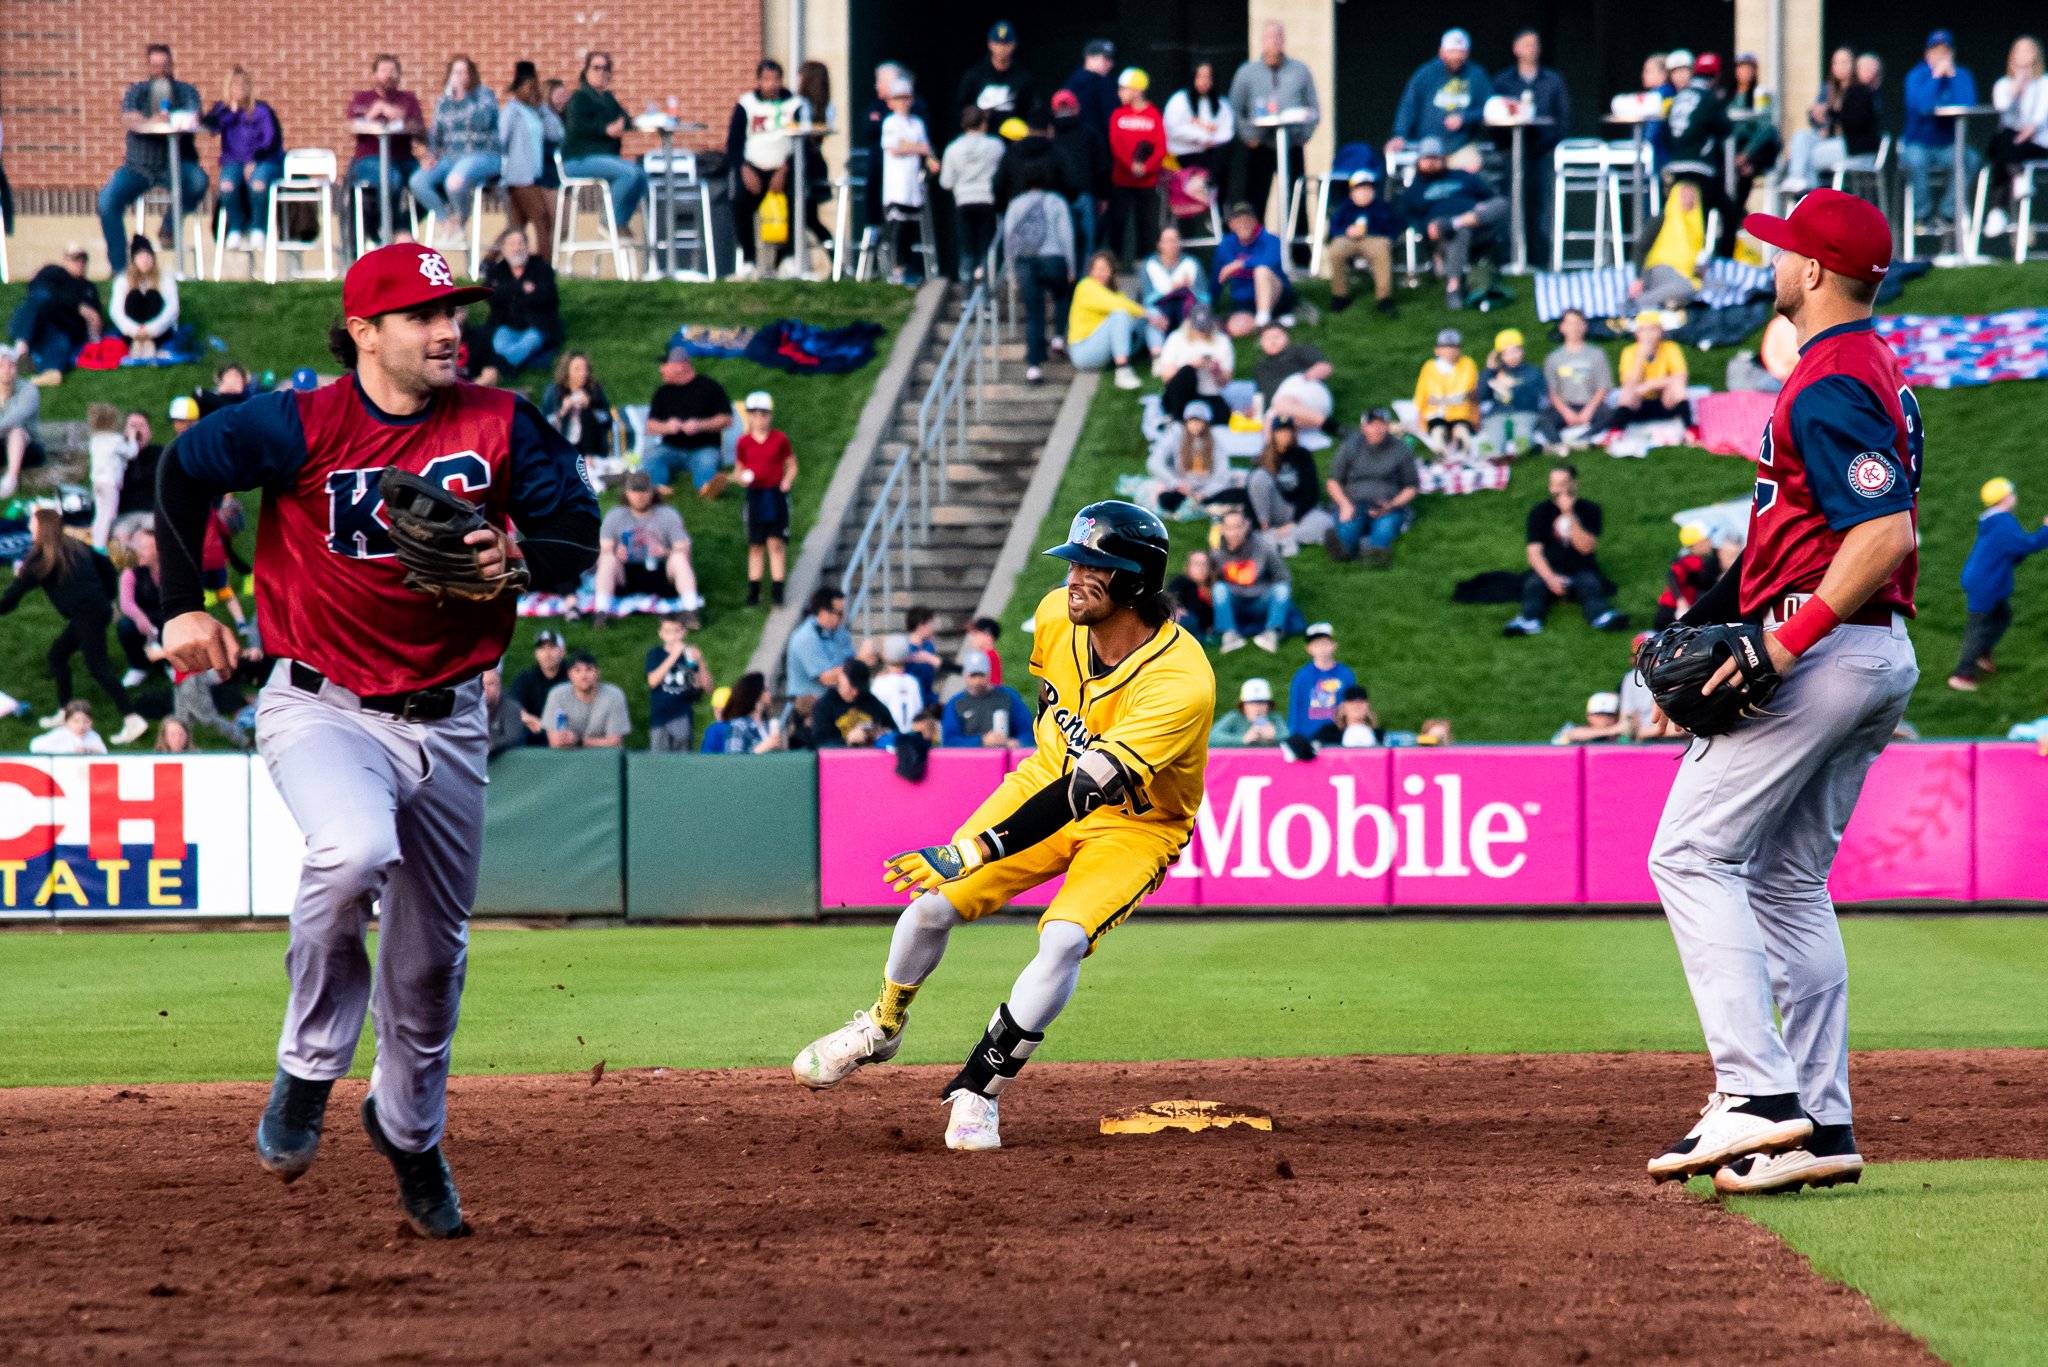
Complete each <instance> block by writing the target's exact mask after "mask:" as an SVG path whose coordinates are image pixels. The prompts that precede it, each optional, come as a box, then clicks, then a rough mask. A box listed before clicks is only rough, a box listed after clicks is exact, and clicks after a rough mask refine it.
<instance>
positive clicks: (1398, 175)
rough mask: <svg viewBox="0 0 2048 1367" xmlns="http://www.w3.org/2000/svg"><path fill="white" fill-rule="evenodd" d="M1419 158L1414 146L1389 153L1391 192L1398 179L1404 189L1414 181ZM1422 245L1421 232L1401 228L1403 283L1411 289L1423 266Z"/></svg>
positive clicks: (1388, 174)
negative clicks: (1420, 259)
mask: <svg viewBox="0 0 2048 1367" xmlns="http://www.w3.org/2000/svg"><path fill="white" fill-rule="evenodd" d="M1418 160H1420V158H1418V157H1417V156H1416V155H1415V149H1414V148H1413V147H1404V148H1402V149H1401V150H1400V151H1398V152H1389V153H1387V175H1386V181H1385V184H1386V186H1387V188H1388V190H1389V191H1390V192H1391V190H1392V188H1393V185H1394V182H1395V181H1397V180H1398V181H1399V182H1400V183H1401V186H1402V188H1403V189H1406V188H1407V187H1408V186H1409V185H1411V184H1413V183H1414V180H1415V163H1416V162H1417V161H1418ZM1396 197H1397V196H1394V195H1392V194H1391V193H1390V194H1389V198H1390V199H1391V198H1396ZM1421 247H1422V234H1421V233H1419V232H1417V231H1416V230H1415V229H1414V228H1413V227H1408V228H1404V229H1402V230H1401V251H1402V260H1403V261H1404V263H1405V264H1404V265H1403V267H1402V272H1401V274H1402V283H1403V284H1405V285H1406V286H1407V287H1408V288H1409V289H1414V288H1415V278H1416V276H1418V275H1419V274H1421V270H1422V268H1421V265H1420V264H1419V258H1418V253H1420V252H1421Z"/></svg>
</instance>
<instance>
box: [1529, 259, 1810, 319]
mask: <svg viewBox="0 0 2048 1367" xmlns="http://www.w3.org/2000/svg"><path fill="white" fill-rule="evenodd" d="M1635 278H1636V271H1635V267H1633V266H1610V267H1608V268H1606V269H1604V270H1597V271H1538V272H1536V316H1537V318H1539V319H1540V320H1542V321H1543V322H1546V323H1554V322H1556V321H1557V320H1558V319H1560V318H1562V317H1564V313H1565V310H1566V309H1577V310H1578V311H1579V312H1581V313H1583V314H1585V315H1586V316H1587V317H1588V318H1626V317H1629V316H1630V315H1632V314H1633V313H1635V311H1636V308H1635V305H1634V303H1633V302H1632V301H1631V300H1630V299H1629V297H1628V287H1629V285H1630V284H1631V283H1633V282H1634V280H1635ZM1701 280H1702V287H1701V290H1700V302H1701V303H1702V304H1705V305H1706V306H1707V307H1708V308H1710V309H1720V308H1732V307H1734V306H1735V305H1737V304H1746V303H1748V302H1749V301H1750V300H1751V299H1753V298H1755V297H1756V296H1758V295H1760V294H1761V295H1768V294H1770V293H1771V270H1770V267H1768V266H1745V265H1743V264H1742V263H1741V262H1739V261H1730V260H1727V259H1726V258H1724V257H1715V258H1714V259H1713V260H1712V261H1709V262H1708V263H1707V268H1706V270H1705V271H1704V272H1702V273H1701Z"/></svg>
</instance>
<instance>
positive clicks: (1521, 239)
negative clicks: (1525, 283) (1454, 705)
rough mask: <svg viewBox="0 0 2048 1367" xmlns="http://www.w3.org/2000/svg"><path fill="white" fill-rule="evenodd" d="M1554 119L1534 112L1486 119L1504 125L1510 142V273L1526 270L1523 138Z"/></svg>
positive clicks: (1522, 272)
mask: <svg viewBox="0 0 2048 1367" xmlns="http://www.w3.org/2000/svg"><path fill="white" fill-rule="evenodd" d="M1555 122H1556V120H1555V119H1544V118H1538V117H1536V116H1534V115H1528V116H1523V117H1516V118H1507V119H1488V120H1486V126H1487V127H1488V128H1505V129H1507V130H1508V140H1509V145H1510V151H1509V153H1508V166H1509V178H1508V203H1509V205H1510V206H1511V208H1510V210H1509V212H1510V213H1512V214H1513V216H1514V228H1513V230H1512V238H1513V241H1514V244H1515V262H1514V264H1513V265H1512V266H1510V267H1509V268H1508V273H1509V274H1510V275H1527V274H1528V273H1529V225H1528V222H1527V220H1526V219H1525V218H1524V217H1523V214H1522V206H1523V203H1524V200H1525V197H1526V196H1527V194H1528V191H1527V190H1526V189H1525V188H1524V179H1523V177H1524V171H1523V151H1522V140H1523V137H1524V136H1525V135H1526V133H1527V131H1528V130H1529V129H1531V128H1548V127H1550V125H1551V124H1553V123H1555Z"/></svg>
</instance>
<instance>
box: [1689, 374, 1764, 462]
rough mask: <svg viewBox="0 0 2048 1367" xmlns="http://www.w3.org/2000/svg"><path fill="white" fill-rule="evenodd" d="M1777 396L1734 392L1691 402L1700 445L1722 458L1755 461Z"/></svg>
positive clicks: (1709, 395) (1745, 391)
mask: <svg viewBox="0 0 2048 1367" xmlns="http://www.w3.org/2000/svg"><path fill="white" fill-rule="evenodd" d="M1777 402H1778V396H1777V395H1776V394H1759V393H1756V392H1755V391H1753V390H1735V391H1732V392H1730V393H1726V394H1708V395H1706V396H1704V397H1703V398H1698V399H1694V400H1693V402H1692V417H1693V423H1694V425H1695V426H1697V427H1698V428H1699V434H1700V436H1699V444H1700V445H1701V446H1704V447H1706V448H1707V449H1708V450H1709V451H1713V452H1715V453H1716V454H1718V455H1723V456H1741V457H1743V458H1745V459H1747V460H1755V459H1756V453H1757V447H1758V445H1759V443H1761V442H1762V441H1763V436H1764V427H1765V426H1766V425H1767V424H1768V423H1769V422H1770V420H1771V409H1772V408H1773V407H1774V406H1775V405H1776V404H1777Z"/></svg>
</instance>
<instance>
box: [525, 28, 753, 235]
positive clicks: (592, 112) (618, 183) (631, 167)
mask: <svg viewBox="0 0 2048 1367" xmlns="http://www.w3.org/2000/svg"><path fill="white" fill-rule="evenodd" d="M625 136H626V107H625V106H624V105H622V104H620V103H619V99H618V96H616V95H614V94H612V55H611V53H609V52H588V53H585V54H584V56H583V76H582V79H581V80H580V81H578V82H577V85H576V90H575V93H574V94H572V95H570V96H569V100H568V103H567V104H566V105H565V106H564V107H563V109H562V149H561V156H562V173H563V174H564V175H567V176H571V177H574V178H577V179H586V180H587V179H595V180H601V181H603V182H604V183H605V184H606V185H608V186H610V187H611V198H612V216H613V217H614V218H616V219H617V220H618V224H619V232H620V233H621V234H622V235H623V234H624V233H625V232H626V230H627V226H628V225H629V224H631V223H632V221H633V215H634V213H635V212H637V211H638V210H639V208H640V201H641V200H643V199H645V198H646V197H647V173H646V172H645V171H643V170H641V169H640V166H639V164H638V163H636V162H632V161H628V160H626V158H624V157H622V156H620V155H619V152H620V141H621V139H623V138H624V137H625ZM749 235H751V234H749Z"/></svg>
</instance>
